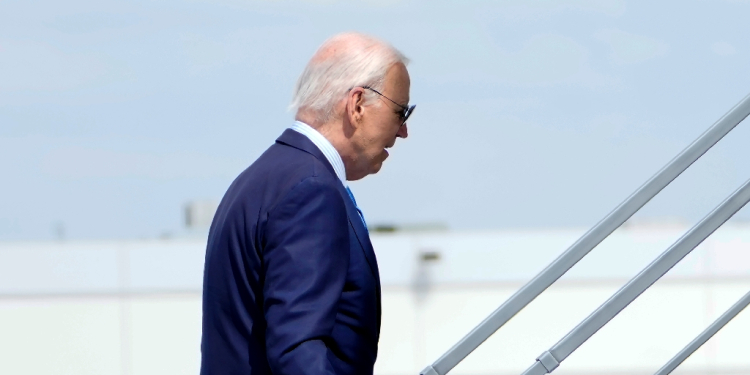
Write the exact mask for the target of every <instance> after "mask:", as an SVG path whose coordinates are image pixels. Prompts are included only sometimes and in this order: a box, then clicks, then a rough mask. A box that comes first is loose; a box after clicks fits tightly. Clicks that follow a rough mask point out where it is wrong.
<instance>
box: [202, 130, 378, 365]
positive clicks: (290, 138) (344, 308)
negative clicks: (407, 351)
mask: <svg viewBox="0 0 750 375" xmlns="http://www.w3.org/2000/svg"><path fill="white" fill-rule="evenodd" d="M379 335H380V279H379V276H378V266H377V262H376V259H375V253H374V252H373V249H372V244H371V243H370V239H369V236H368V232H367V229H366V228H365V226H364V223H363V222H362V219H361V218H360V217H359V214H358V213H357V210H356V207H355V205H354V203H353V202H352V200H351V199H350V198H349V196H348V194H347V192H346V190H345V188H344V186H343V184H342V183H341V181H340V180H339V179H338V178H337V177H336V174H335V172H334V170H333V167H331V165H330V163H329V162H328V160H327V159H326V158H325V156H324V155H323V153H322V152H321V151H320V150H319V149H318V148H317V147H316V146H315V145H314V144H313V143H312V142H311V141H310V140H309V139H308V138H307V137H305V136H304V135H302V134H300V133H297V132H296V131H294V130H290V129H289V130H286V131H285V132H284V133H283V134H282V135H281V136H280V137H279V138H278V139H277V140H276V143H275V144H274V145H272V146H271V147H270V148H269V149H268V150H267V151H266V152H265V153H263V155H261V156H260V158H258V160H256V161H255V163H253V164H252V165H251V166H250V167H248V168H247V169H246V170H245V171H244V172H242V173H241V174H240V175H239V177H237V179H236V180H235V181H234V182H233V183H232V185H231V186H230V187H229V189H228V190H227V192H226V194H225V195H224V198H223V199H222V201H221V204H220V205H219V208H218V210H217V212H216V216H215V217H214V220H213V223H212V225H211V230H210V233H209V236H208V245H207V249H206V264H205V270H204V280H203V338H202V342H201V352H202V358H201V374H202V375H234V374H237V375H240V374H242V375H267V374H269V375H270V374H275V375H303V374H355V375H368V374H372V372H373V366H374V363H375V357H376V355H377V344H378V338H379Z"/></svg>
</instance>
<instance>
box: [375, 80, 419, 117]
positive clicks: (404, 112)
mask: <svg viewBox="0 0 750 375" xmlns="http://www.w3.org/2000/svg"><path fill="white" fill-rule="evenodd" d="M362 88H363V89H367V90H370V91H372V92H374V93H376V94H378V95H380V96H382V97H384V98H386V99H388V100H389V101H390V102H391V103H393V104H395V105H397V106H399V107H401V111H399V112H397V113H398V115H399V118H400V119H401V126H403V125H404V124H406V120H408V119H409V116H411V113H412V112H414V108H415V107H416V106H417V105H416V104H412V105H410V106H408V107H404V106H402V105H401V104H398V103H396V102H395V101H393V99H391V98H389V97H387V96H385V95H383V94H381V93H380V91H378V90H375V89H374V88H372V87H370V86H362Z"/></svg>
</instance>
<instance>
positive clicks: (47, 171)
mask: <svg viewBox="0 0 750 375" xmlns="http://www.w3.org/2000/svg"><path fill="white" fill-rule="evenodd" d="M748 14H750V2H748V1H686V2H682V1H680V2H677V1H672V2H645V1H643V2H626V1H467V2H458V1H452V2H448V1H416V0H415V1H397V0H384V1H361V2H356V3H354V4H352V3H351V2H343V1H332V0H331V1H326V0H320V1H308V2H294V1H240V0H225V1H161V2H154V1H128V2H104V1H66V2H57V1H8V0H6V1H3V2H0V173H1V175H2V185H0V186H1V187H0V193H2V194H0V240H13V239H45V238H52V237H53V235H54V231H53V228H54V225H55V223H57V222H63V223H64V224H65V228H66V233H67V236H68V237H69V238H129V237H153V236H158V235H161V234H163V233H167V232H170V233H177V234H179V233H181V231H182V206H183V204H184V203H185V202H186V201H188V200H193V199H219V198H220V197H221V196H222V194H223V192H224V191H225V189H226V188H227V186H228V185H229V184H230V183H231V181H232V179H233V178H234V177H235V176H236V175H237V174H238V173H239V172H240V171H242V169H244V168H245V167H246V166H247V165H249V164H250V163H251V162H252V161H253V160H254V159H255V158H256V157H257V156H258V155H259V154H260V153H261V152H263V150H265V148H267V147H268V146H269V145H270V144H271V143H272V142H273V141H274V140H275V138H276V137H277V136H278V135H279V134H280V133H281V132H282V131H283V129H284V128H286V127H288V126H289V125H290V124H291V122H292V118H293V114H292V113H289V112H287V111H286V107H287V105H288V103H289V99H290V97H291V91H292V86H293V84H294V82H295V81H296V79H297V76H298V75H299V73H300V72H301V70H302V68H303V67H304V65H305V63H306V62H307V59H308V58H309V57H310V56H311V55H312V53H313V52H314V51H315V49H316V48H317V46H318V45H319V44H320V43H322V42H323V41H324V40H325V39H326V38H327V37H329V36H331V35H333V34H335V33H337V32H341V31H348V30H356V31H361V32H365V33H370V34H373V35H375V36H378V37H380V38H383V39H385V40H387V41H389V42H391V43H392V44H393V45H395V46H396V47H397V48H399V49H400V50H402V51H403V52H404V53H405V54H406V55H407V56H408V57H410V58H411V60H412V64H411V65H410V72H411V75H412V93H411V97H412V101H413V102H414V103H415V104H417V109H416V111H415V113H414V116H413V117H412V120H410V123H409V131H410V137H409V138H408V139H406V140H401V141H400V142H398V143H397V146H396V148H395V149H394V150H393V152H392V153H391V157H390V158H389V159H388V161H387V162H386V164H385V165H384V168H383V170H382V171H381V173H379V174H377V175H374V176H369V177H368V178H366V179H364V180H362V181H360V182H356V183H353V184H352V187H353V190H354V192H355V194H356V195H357V200H358V202H359V203H360V205H361V207H362V209H363V211H364V212H365V215H366V217H367V220H368V222H369V223H396V224H400V223H407V224H408V223H420V222H443V223H446V224H448V225H449V226H450V227H451V228H455V229H474V228H477V229H487V228H508V227H511V228H513V227H559V226H583V227H588V226H591V225H593V224H594V223H596V222H597V221H598V220H599V219H601V218H602V217H603V216H604V215H605V214H606V213H608V212H609V211H610V210H611V209H612V208H614V206H615V205H617V204H618V203H619V202H621V201H622V200H623V199H624V198H625V197H626V196H627V195H628V194H630V193H631V192H632V191H633V190H634V189H635V188H637V187H638V186H639V185H640V184H641V183H643V182H644V181H645V180H646V179H647V178H648V177H650V176H651V175H652V174H653V173H654V172H656V171H657V170H658V169H659V168H661V167H662V166H663V165H664V164H665V163H666V162H667V161H668V160H669V159H671V158H672V157H673V156H674V155H676V154H677V153H678V152H679V151H680V150H681V149H683V148H684V147H685V146H687V145H688V144H689V143H690V142H691V141H692V140H694V139H695V138H696V137H697V136H698V135H699V134H700V133H701V132H703V131H704V130H705V129H706V128H708V126H710V125H711V124H712V123H713V122H714V121H716V120H717V119H718V118H719V117H720V116H721V115H723V114H724V113H725V112H726V111H727V110H728V109H729V108H731V107H732V106H733V105H734V104H736V103H737V102H738V101H739V100H741V99H742V98H743V97H744V96H745V95H747V94H748V93H750V74H748V67H750V39H749V38H748V37H747V34H748V31H747V15H748ZM749 141H750V124H741V125H740V126H739V127H738V128H737V129H735V130H734V131H733V132H732V133H731V134H730V135H729V137H728V138H727V139H725V140H723V141H722V142H720V143H719V144H718V145H717V146H716V147H715V148H714V149H713V150H711V151H710V152H709V153H708V154H707V155H706V157H705V160H701V161H700V162H699V163H697V164H696V165H695V166H694V167H695V169H694V170H691V171H689V172H688V173H686V174H685V175H684V176H682V177H681V178H679V179H678V180H677V181H676V182H675V183H674V184H673V186H670V187H669V188H667V189H666V190H665V192H664V193H665V195H664V196H662V197H659V198H657V199H655V200H654V201H653V202H651V203H650V204H649V205H647V206H646V208H645V209H644V210H643V212H642V213H639V214H638V215H639V217H643V218H663V217H677V218H683V219H685V220H687V221H690V222H692V221H696V220H697V219H699V218H700V217H702V216H703V215H704V214H705V213H707V212H708V211H709V210H710V209H711V208H712V207H713V206H714V205H715V204H717V203H718V202H719V201H720V200H721V199H723V197H725V196H726V195H728V194H729V193H730V192H731V191H733V190H734V189H735V188H736V187H738V186H739V185H740V184H741V183H742V182H744V181H745V180H746V179H747V178H750V163H748V160H749V159H750V147H748V144H749ZM738 215H739V217H738V218H740V219H743V218H744V219H745V220H747V219H750V211H749V210H743V211H742V212H740V214H738Z"/></svg>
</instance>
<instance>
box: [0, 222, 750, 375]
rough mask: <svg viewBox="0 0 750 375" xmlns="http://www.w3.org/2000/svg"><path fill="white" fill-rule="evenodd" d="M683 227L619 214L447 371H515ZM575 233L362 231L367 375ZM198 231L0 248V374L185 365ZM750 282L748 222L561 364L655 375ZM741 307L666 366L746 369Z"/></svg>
mask: <svg viewBox="0 0 750 375" xmlns="http://www.w3.org/2000/svg"><path fill="white" fill-rule="evenodd" d="M687 229H688V226H687V225H684V224H681V223H650V224H642V225H637V224H627V225H626V226H624V227H623V228H621V229H619V230H618V231H616V232H615V233H614V234H613V235H612V236H610V238H608V239H607V240H605V241H604V242H603V243H602V244H601V245H600V246H599V247H597V248H596V249H595V250H594V251H593V252H592V253H591V254H590V255H589V256H588V257H586V258H584V260H582V261H581V262H580V263H579V264H578V265H576V266H575V267H574V268H573V269H572V270H571V271H570V272H569V273H568V274H566V275H565V276H564V277H563V278H562V279H561V280H559V281H558V283H556V284H555V285H553V286H552V287H551V288H550V289H549V290H548V291H547V292H546V293H545V294H542V295H541V296H540V297H539V298H538V299H537V300H535V301H534V302H532V303H531V304H530V305H529V306H528V307H527V308H526V309H524V310H523V311H521V313H519V314H518V315H517V316H516V317H515V318H513V319H512V320H511V321H510V322H509V323H508V324H507V325H506V326H504V327H502V328H501V329H500V330H499V331H498V332H497V333H495V335H493V336H492V337H491V338H490V339H489V340H488V341H487V342H485V344H484V345H482V346H481V347H480V348H479V349H478V350H477V351H475V352H474V353H472V354H471V355H470V356H469V357H468V358H467V359H466V360H465V361H464V362H462V363H461V364H459V365H458V366H457V367H456V368H455V369H454V370H453V371H452V372H451V374H467V375H468V374H473V375H485V374H486V375H489V374H498V375H505V374H520V373H521V372H522V371H523V370H524V369H526V368H527V367H528V366H530V365H531V364H532V363H533V362H534V360H535V358H536V357H537V356H538V355H539V354H541V353H542V352H543V351H544V350H547V349H548V348H549V347H550V346H552V345H553V344H555V342H557V340H559V339H560V338H562V337H563V336H564V335H565V333H567V332H568V331H569V330H570V329H572V328H573V327H574V326H575V325H576V324H577V323H578V322H580V321H581V320H582V319H583V318H585V317H586V316H587V315H588V314H589V313H591V312H592V311H593V310H594V309H595V308H596V307H597V306H599V305H600V304H601V303H602V302H604V301H605V300H606V299H607V298H608V297H609V296H610V295H611V294H612V293H614V292H615V291H616V290H617V289H618V288H619V287H621V286H622V285H623V284H624V283H626V282H627V280H628V279H629V278H631V277H632V276H634V275H635V274H636V273H637V272H638V271H639V270H640V269H641V268H643V267H644V266H646V265H647V264H648V263H649V262H650V261H651V260H653V259H654V258H655V257H656V256H657V255H658V254H660V253H661V252H662V251H663V250H665V249H666V248H667V247H668V246H669V245H670V244H672V243H673V242H674V241H675V240H677V239H678V238H679V237H680V235H681V234H682V233H684V232H685V231H686V230H687ZM584 231H585V229H584V228H564V229H528V230H498V231H429V230H428V231H395V232H392V233H373V235H372V241H373V244H374V247H375V251H376V253H377V256H378V263H379V266H380V272H381V279H382V283H383V288H382V292H383V297H382V302H383V320H382V334H381V340H380V351H379V356H378V362H377V364H376V373H377V374H382V375H400V374H418V373H419V371H420V370H421V369H422V368H424V367H425V366H426V365H427V364H429V363H431V362H432V361H434V360H435V359H437V358H438V357H439V356H440V355H441V354H442V353H443V352H445V351H446V350H447V349H448V348H450V346H452V345H453V344H454V343H455V342H457V341H458V340H459V339H460V338H461V337H463V335H465V334H466V333H467V332H468V331H469V330H471V329H472V328H473V327H474V326H475V325H476V324H477V323H479V322H480V321H481V320H482V319H484V318H485V317H486V316H487V315H489V314H490V313H491V312H492V311H493V310H494V309H496V308H497V307H498V306H499V305H500V304H501V303H502V302H503V301H505V300H506V299H507V298H508V297H509V296H510V295H511V294H512V293H514V292H515V291H516V290H517V289H518V288H520V287H521V286H522V285H523V284H524V283H525V282H526V281H528V280H529V279H530V278H532V277H533V276H534V275H536V274H537V273H538V272H539V271H541V270H542V269H543V268H544V267H545V266H546V265H547V264H549V263H550V262H551V261H552V260H553V259H554V258H555V257H556V256H558V255H559V254H560V253H561V252H563V251H564V250H565V249H566V248H567V247H568V246H569V245H571V244H572V243H573V242H574V241H575V240H576V239H578V238H579V237H580V236H581V235H582V234H583V232H584ZM204 252H205V238H204V237H203V236H196V237H185V238H165V239H152V240H108V241H47V242H4V243H0V374H14V375H16V374H19V375H20V374H70V375H84V374H92V375H109V374H112V375H115V374H117V375H131V374H138V375H140V374H144V375H145V374H159V375H163V374H197V373H198V369H199V364H200V335H201V331H200V330H201V328H200V321H201V279H202V269H203V257H204ZM748 290H750V223H741V222H740V223H732V222H730V223H728V224H726V225H725V226H724V227H722V228H721V229H720V230H719V231H717V232H716V233H715V234H714V235H713V236H712V237H710V238H709V239H708V240H706V241H705V242H704V243H703V244H702V245H701V246H699V247H698V248H697V249H696V250H695V251H694V252H693V253H692V254H690V255H689V256H688V257H686V258H685V259H684V260H683V261H682V262H681V263H680V264H679V265H678V266H677V267H675V268H674V269H673V270H671V271H670V272H669V273H668V274H667V275H666V276H665V278H664V279H662V280H660V281H659V282H657V283H656V284H655V285H654V286H653V287H652V288H651V289H649V290H648V291H647V292H646V293H644V294H643V295H642V296H641V298H639V299H638V300H636V301H635V302H634V303H633V304H632V305H631V306H629V307H628V308H627V309H625V310H624V311H623V312H622V313H621V314H620V315H619V316H618V317H616V318H615V319H614V320H613V321H612V322H611V323H610V324H609V325H607V326H605V327H604V328H603V329H602V330H601V331H600V332H598V333H597V334H596V335H595V336H594V337H592V338H591V339H590V340H589V341H588V342H586V343H585V344H584V345H583V346H582V347H581V348H580V349H579V350H578V351H577V352H575V353H574V354H573V355H571V357H570V358H568V359H567V360H566V361H565V362H563V364H562V365H561V366H560V368H558V369H557V370H556V371H555V373H557V374H592V375H593V374H605V375H606V374H623V375H624V374H652V373H654V372H655V371H656V370H657V369H658V368H659V367H661V366H662V365H663V364H664V363H666V361H667V360H669V359H670V358H671V357H672V356H673V355H674V354H676V353H677V352H678V351H679V350H680V349H681V348H682V347H683V346H684V345H686V344H687V343H688V342H689V341H690V340H692V339H693V338H694V337H695V336H696V335H697V334H698V333H700V332H701V331H702V330H703V329H704V328H705V327H707V326H708V325H709V324H710V323H711V322H712V321H713V320H714V319H715V318H717V317H718V316H719V315H720V314H721V313H722V312H724V311H725V310H726V309H727V308H728V307H729V306H731V305H732V304H733V303H734V302H736V301H737V300H738V299H739V298H740V297H741V296H742V295H744V294H745V293H747V291H748ZM748 349H750V311H745V312H743V313H741V314H740V315H739V316H738V317H737V318H736V319H735V320H734V321H732V322H730V323H729V324H728V325H727V326H726V327H725V329H724V330H722V331H721V332H719V333H718V334H717V335H716V336H715V337H714V338H713V339H711V340H710V341H709V342H708V343H707V344H706V345H705V346H704V347H703V348H701V349H700V350H699V351H698V352H696V353H695V354H694V355H693V356H692V357H691V358H689V359H688V360H687V361H686V362H685V364H683V366H682V367H680V368H679V369H678V370H677V372H676V373H683V374H709V373H710V374H750V354H748Z"/></svg>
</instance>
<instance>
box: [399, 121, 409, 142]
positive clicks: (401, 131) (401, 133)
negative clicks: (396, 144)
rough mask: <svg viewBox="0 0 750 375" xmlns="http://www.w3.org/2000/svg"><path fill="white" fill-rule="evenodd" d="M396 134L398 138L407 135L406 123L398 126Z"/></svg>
mask: <svg viewBox="0 0 750 375" xmlns="http://www.w3.org/2000/svg"><path fill="white" fill-rule="evenodd" d="M396 136H397V137H399V138H406V137H408V136H409V130H408V129H406V123H404V124H403V125H401V127H400V128H398V133H396Z"/></svg>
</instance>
